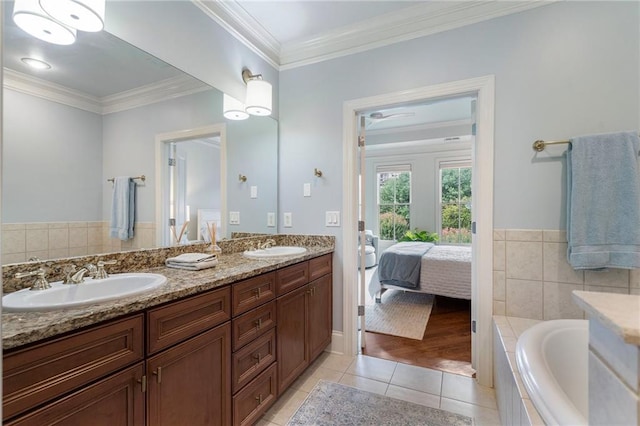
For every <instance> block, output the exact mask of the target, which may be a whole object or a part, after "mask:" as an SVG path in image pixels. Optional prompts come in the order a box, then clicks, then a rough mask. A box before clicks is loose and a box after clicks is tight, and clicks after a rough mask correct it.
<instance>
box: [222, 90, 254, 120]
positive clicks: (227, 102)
mask: <svg viewBox="0 0 640 426" xmlns="http://www.w3.org/2000/svg"><path fill="white" fill-rule="evenodd" d="M222 114H223V115H224V117H225V118H228V119H229V120H246V119H247V118H249V114H247V112H246V111H245V110H244V104H243V103H242V102H240V101H239V100H237V99H236V98H234V97H232V96H229V95H227V94H226V93H225V94H224V95H223V97H222Z"/></svg>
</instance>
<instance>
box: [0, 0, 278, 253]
mask: <svg viewBox="0 0 640 426" xmlns="http://www.w3.org/2000/svg"><path fill="white" fill-rule="evenodd" d="M3 6H4V10H5V13H4V21H3V29H2V31H3V33H2V37H3V42H4V46H3V63H4V69H3V102H4V108H3V124H4V125H3V150H2V158H3V170H2V221H3V227H2V232H3V234H2V239H3V252H2V261H3V263H5V264H6V263H14V262H23V261H27V260H28V259H29V258H31V257H38V258H40V259H53V258H60V257H68V256H79V255H85V254H96V253H105V252H113V251H120V250H131V249H137V248H149V247H157V246H159V245H163V244H166V243H163V241H162V240H161V239H159V238H158V235H157V234H158V233H157V232H156V231H157V228H158V225H157V223H156V222H157V219H156V218H157V214H156V204H157V203H156V197H157V196H158V195H157V193H156V183H157V182H158V179H160V177H157V176H156V172H155V168H156V162H157V160H156V155H155V149H156V147H155V142H156V138H157V136H158V135H160V134H165V133H168V132H174V131H178V130H185V129H194V128H201V127H205V126H211V125H214V124H219V125H222V126H224V127H225V128H226V129H227V144H228V146H229V147H230V149H229V150H228V151H229V152H228V155H227V162H228V163H229V165H225V166H226V167H227V176H226V179H223V178H222V177H223V176H222V175H221V173H220V170H223V166H222V165H221V166H219V167H217V172H218V176H220V179H219V181H220V187H216V188H215V189H214V188H211V190H212V192H216V191H217V192H219V193H220V194H221V197H222V195H224V196H226V197H227V200H228V201H227V203H228V204H227V208H228V210H229V211H238V212H239V213H240V218H241V220H240V223H239V224H237V225H229V226H226V219H227V217H228V215H224V214H222V212H221V221H222V227H223V228H225V233H224V234H222V235H221V236H222V237H227V238H228V237H230V233H231V232H261V233H274V232H275V231H276V229H275V227H268V226H267V216H268V215H267V213H272V212H276V206H277V192H276V191H277V144H278V142H277V122H276V121H275V120H273V119H271V118H264V117H251V118H250V119H249V120H246V121H243V122H239V123H231V122H226V123H225V119H224V118H223V117H222V93H221V92H219V91H218V90H216V89H215V88H212V87H210V86H207V85H205V84H204V83H202V82H201V81H199V80H196V79H194V78H193V77H191V76H189V75H187V74H185V73H183V72H181V71H180V70H178V69H176V68H173V67H172V66H170V65H168V64H166V63H164V62H162V61H160V60H158V59H157V58H155V57H153V56H150V55H148V54H146V53H145V52H142V51H140V50H139V49H137V48H135V47H133V46H131V45H129V44H128V43H126V42H124V41H122V40H120V39H118V38H116V37H114V36H112V35H111V34H109V33H107V32H104V31H103V32H100V33H82V34H80V35H79V37H78V40H77V42H76V43H75V44H73V45H71V46H56V45H51V44H48V43H45V42H42V41H40V40H37V39H35V38H33V37H31V36H29V35H27V34H26V33H24V32H22V30H20V29H19V28H17V27H16V26H15V24H13V22H12V20H11V10H12V7H13V2H3ZM28 56H30V57H36V59H40V60H45V61H46V62H48V63H49V64H50V65H51V68H50V69H48V70H39V71H38V70H31V69H29V68H28V67H27V65H26V64H25V63H24V62H23V61H21V59H22V58H24V57H28ZM265 123H269V125H265ZM266 132H270V133H266ZM258 139H259V140H260V141H261V143H262V144H261V145H260V146H259V147H258V148H255V149H254V148H250V149H247V148H244V149H242V148H240V147H242V146H245V144H246V143H248V142H250V141H257V140H258ZM231 147H234V149H231ZM267 154H268V155H267ZM236 155H238V156H239V157H237V158H234V156H236ZM254 156H255V157H256V158H253V157H254ZM215 161H216V160H215V158H211V159H210V162H211V163H213V162H215ZM255 164H258V165H259V166H263V168H264V169H265V170H271V174H270V175H269V176H266V175H261V176H260V177H258V176H257V175H256V174H255V173H254V175H256V178H259V179H260V181H259V184H257V183H255V182H256V181H254V183H251V182H249V181H248V182H247V184H248V185H247V186H246V187H244V186H240V185H238V184H237V173H238V169H243V170H244V173H246V174H248V173H249V172H248V171H247V170H248V169H249V168H252V169H253V168H256V167H257V166H256V165H255ZM244 165H246V167H245V166H244ZM267 165H268V167H267ZM212 168H214V169H216V167H215V166H213V165H212ZM234 173H235V179H236V180H235V181H233V180H232V179H230V178H229V176H231V177H233V176H234ZM140 175H145V176H146V180H145V181H144V182H143V181H141V180H138V181H137V182H138V185H137V194H136V219H135V223H136V226H135V236H134V238H133V239H129V240H126V241H121V240H118V239H115V238H110V237H109V232H108V229H109V220H110V215H111V208H112V194H113V189H112V188H113V185H112V183H110V182H108V181H107V179H110V178H113V177H117V176H140ZM224 181H226V182H227V183H228V186H227V187H224V186H223V185H224ZM194 184H195V182H194ZM211 185H212V184H211V183H208V184H206V186H207V187H210V186H211ZM251 186H258V192H257V198H252V194H251ZM267 197H268V198H267ZM189 203H191V201H189ZM194 203H195V202H194ZM189 206H190V210H191V212H192V213H191V216H192V219H191V221H192V222H193V223H194V224H196V226H197V211H198V210H199V209H202V210H204V209H209V206H199V205H197V204H189ZM259 208H260V209H264V210H258V209H259ZM275 217H277V214H276V216H275ZM166 227H168V225H167V224H166V222H165V223H163V228H166ZM194 228H195V227H194ZM187 235H189V239H190V240H194V239H198V238H197V237H196V236H197V235H198V231H197V229H192V228H190V229H189V231H188V233H187Z"/></svg>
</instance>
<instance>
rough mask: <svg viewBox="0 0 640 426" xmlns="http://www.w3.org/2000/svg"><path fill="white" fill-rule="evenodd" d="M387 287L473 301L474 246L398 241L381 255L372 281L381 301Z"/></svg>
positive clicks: (370, 284)
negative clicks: (472, 247) (472, 248)
mask: <svg viewBox="0 0 640 426" xmlns="http://www.w3.org/2000/svg"><path fill="white" fill-rule="evenodd" d="M387 289H394V290H404V291H414V292H418V293H429V294H435V295H439V296H446V297H453V298H456V299H467V300H471V247H470V246H448V245H435V244H432V243H418V242H410V243H398V244H394V245H393V246H391V247H389V248H388V249H387V250H385V251H384V252H383V253H382V255H381V256H380V259H379V261H378V268H377V269H376V271H375V272H374V273H373V276H372V278H371V281H370V282H369V294H371V297H374V298H375V300H376V302H377V303H380V298H381V297H382V293H384V291H385V290H387Z"/></svg>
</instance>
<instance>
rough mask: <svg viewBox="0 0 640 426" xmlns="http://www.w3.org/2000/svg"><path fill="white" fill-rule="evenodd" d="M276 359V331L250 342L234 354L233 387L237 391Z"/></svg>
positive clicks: (273, 330)
mask: <svg viewBox="0 0 640 426" xmlns="http://www.w3.org/2000/svg"><path fill="white" fill-rule="evenodd" d="M275 360H276V331H275V329H271V331H269V332H268V333H267V334H265V335H264V336H262V337H259V338H257V339H256V340H254V341H253V342H251V343H249V344H248V345H247V346H245V347H244V348H242V349H240V350H239V351H238V352H236V353H234V354H233V356H232V373H231V374H232V379H231V383H232V385H231V387H232V390H233V393H236V392H237V391H238V390H240V389H241V388H242V387H243V386H244V385H246V384H247V383H249V382H250V381H251V379H253V378H254V377H256V376H257V375H258V374H260V373H261V372H262V371H264V369H265V368H267V367H268V366H269V365H271V363H272V362H274V361H275Z"/></svg>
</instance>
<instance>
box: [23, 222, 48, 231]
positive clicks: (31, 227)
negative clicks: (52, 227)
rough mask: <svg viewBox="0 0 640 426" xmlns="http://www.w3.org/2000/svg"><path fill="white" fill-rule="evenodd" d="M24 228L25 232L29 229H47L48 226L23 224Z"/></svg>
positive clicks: (35, 223)
mask: <svg viewBox="0 0 640 426" xmlns="http://www.w3.org/2000/svg"><path fill="white" fill-rule="evenodd" d="M24 227H25V229H27V230H29V229H49V224H48V223H46V222H32V223H25V224H24Z"/></svg>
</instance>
